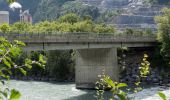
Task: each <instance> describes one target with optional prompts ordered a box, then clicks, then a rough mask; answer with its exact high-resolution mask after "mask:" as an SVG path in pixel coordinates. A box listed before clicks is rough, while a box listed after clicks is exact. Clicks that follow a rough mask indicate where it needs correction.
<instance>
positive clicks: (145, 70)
mask: <svg viewBox="0 0 170 100" xmlns="http://www.w3.org/2000/svg"><path fill="white" fill-rule="evenodd" d="M147 59H148V55H147V54H144V58H143V62H142V63H141V67H139V69H140V76H141V77H147V75H148V74H149V68H150V63H149V62H148V61H147Z"/></svg>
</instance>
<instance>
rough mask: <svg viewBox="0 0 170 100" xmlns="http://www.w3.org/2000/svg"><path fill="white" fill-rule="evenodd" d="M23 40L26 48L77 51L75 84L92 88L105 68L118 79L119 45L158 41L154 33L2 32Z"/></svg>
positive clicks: (107, 73) (11, 37) (151, 44)
mask: <svg viewBox="0 0 170 100" xmlns="http://www.w3.org/2000/svg"><path fill="white" fill-rule="evenodd" d="M2 36H4V37H6V38H7V39H9V40H10V41H12V40H21V41H24V42H25V43H26V44H27V46H26V47H25V48H24V49H25V50H32V51H33V50H67V49H76V50H77V60H76V68H75V69H76V72H75V73H76V78H75V79H76V87H77V88H94V86H95V82H96V81H97V80H98V79H99V78H98V75H101V74H102V71H103V70H104V71H105V74H106V75H109V76H110V77H111V78H112V79H113V80H115V81H119V68H118V61H117V48H118V47H150V46H155V45H156V44H157V41H156V37H155V36H140V35H136V36H135V35H112V34H105V35H100V34H88V33H84V34H81V33H79V34H69V33H68V34H10V35H2Z"/></svg>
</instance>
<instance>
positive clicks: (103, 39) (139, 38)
mask: <svg viewBox="0 0 170 100" xmlns="http://www.w3.org/2000/svg"><path fill="white" fill-rule="evenodd" d="M0 36H3V37H6V38H7V39H8V40H10V41H12V40H21V41H24V42H25V43H116V42H118V43H119V42H129V43H130V42H132V43H134V42H157V40H156V36H155V35H113V34H0Z"/></svg>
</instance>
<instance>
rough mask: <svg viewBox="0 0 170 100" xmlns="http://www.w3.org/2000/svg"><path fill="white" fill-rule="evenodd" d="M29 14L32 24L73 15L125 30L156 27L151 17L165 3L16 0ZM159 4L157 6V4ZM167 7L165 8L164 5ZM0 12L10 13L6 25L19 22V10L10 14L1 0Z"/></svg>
mask: <svg viewBox="0 0 170 100" xmlns="http://www.w3.org/2000/svg"><path fill="white" fill-rule="evenodd" d="M18 2H20V3H21V4H22V6H23V7H24V8H23V9H29V10H30V13H31V14H32V15H33V21H34V22H38V21H42V20H56V19H57V18H58V17H59V16H61V15H64V14H66V13H70V12H73V13H76V14H78V15H80V16H81V17H82V18H83V17H84V16H86V15H90V16H92V18H93V20H95V21H96V22H105V23H107V24H113V25H116V26H117V28H119V29H125V28H139V29H143V28H152V29H153V30H154V29H155V28H156V25H155V23H154V16H155V15H159V14H160V9H161V8H163V7H164V6H162V4H165V3H166V4H168V3H167V2H168V1H167V0H149V1H148V2H149V3H150V4H154V5H148V2H147V3H146V2H144V0H29V1H28V0H18ZM159 4H160V5H159ZM166 6H167V5H166ZM0 9H1V10H9V11H10V23H13V22H16V21H18V20H19V11H11V10H10V9H9V8H8V6H7V4H6V3H5V2H4V0H0Z"/></svg>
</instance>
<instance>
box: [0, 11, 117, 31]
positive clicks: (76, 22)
mask: <svg viewBox="0 0 170 100" xmlns="http://www.w3.org/2000/svg"><path fill="white" fill-rule="evenodd" d="M0 29H1V31H2V32H3V33H19V34H23V33H31V34H33V33H40V34H41V33H56V34H57V33H63V32H89V33H92V32H94V33H114V32H115V29H114V27H113V26H110V25H105V24H96V23H95V22H93V21H92V20H91V17H90V16H85V17H84V19H80V17H79V16H77V15H76V14H73V13H70V14H67V15H64V16H61V17H60V18H59V19H58V20H56V21H43V22H39V23H36V24H34V25H31V24H29V23H22V22H16V23H14V24H12V25H8V24H4V25H2V27H0Z"/></svg>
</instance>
